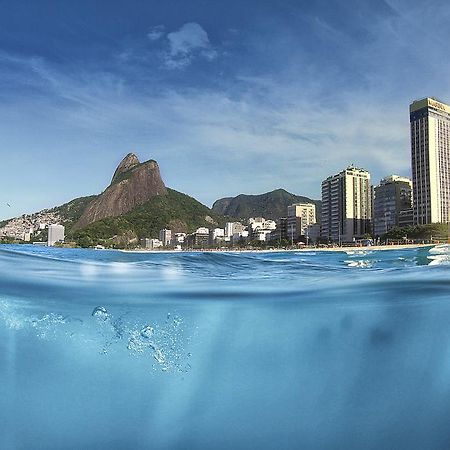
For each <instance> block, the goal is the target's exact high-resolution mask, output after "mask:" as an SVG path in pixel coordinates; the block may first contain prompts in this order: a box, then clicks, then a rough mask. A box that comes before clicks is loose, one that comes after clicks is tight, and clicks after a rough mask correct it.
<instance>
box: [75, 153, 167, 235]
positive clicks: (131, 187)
mask: <svg viewBox="0 0 450 450" xmlns="http://www.w3.org/2000/svg"><path fill="white" fill-rule="evenodd" d="M166 194H167V189H166V186H165V184H164V182H163V180H162V179H161V174H160V172H159V166H158V163H157V162H156V161H154V160H152V159H151V160H149V161H146V162H143V163H140V162H139V159H138V158H137V156H136V155H134V154H133V153H129V154H128V155H127V156H125V158H124V159H123V160H122V162H121V163H120V164H119V166H118V167H117V169H116V171H115V172H114V175H113V177H112V181H111V184H110V185H109V186H108V187H107V188H106V189H105V191H104V192H103V193H102V194H100V195H99V196H98V197H96V198H95V199H94V200H93V201H92V202H91V203H90V204H89V205H88V206H87V207H86V209H85V210H84V212H83V215H82V216H81V218H80V219H79V220H78V222H77V223H76V224H75V226H74V229H77V228H78V229H79V228H83V227H85V226H87V225H89V224H91V223H93V222H96V221H98V220H101V219H105V218H107V217H117V216H120V215H121V214H124V213H127V212H128V211H131V210H133V209H134V208H136V207H137V206H139V205H142V204H144V203H145V202H147V201H149V200H150V199H151V198H153V197H155V196H157V195H166Z"/></svg>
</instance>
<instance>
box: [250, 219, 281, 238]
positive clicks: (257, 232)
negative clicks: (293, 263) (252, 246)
mask: <svg viewBox="0 0 450 450" xmlns="http://www.w3.org/2000/svg"><path fill="white" fill-rule="evenodd" d="M276 228H277V224H276V222H275V221H274V220H266V219H264V217H251V218H250V219H248V231H249V237H250V240H255V241H266V240H267V241H268V240H269V234H270V233H271V232H272V231H274V230H275V229H276Z"/></svg>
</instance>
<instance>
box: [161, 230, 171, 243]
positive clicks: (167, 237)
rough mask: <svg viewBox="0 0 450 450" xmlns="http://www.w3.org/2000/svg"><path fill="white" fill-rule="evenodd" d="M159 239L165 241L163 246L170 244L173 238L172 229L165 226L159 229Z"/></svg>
mask: <svg viewBox="0 0 450 450" xmlns="http://www.w3.org/2000/svg"><path fill="white" fill-rule="evenodd" d="M159 240H160V241H161V242H162V243H163V246H164V247H165V246H167V245H170V242H171V240H172V230H169V229H167V228H164V229H162V230H160V231H159Z"/></svg>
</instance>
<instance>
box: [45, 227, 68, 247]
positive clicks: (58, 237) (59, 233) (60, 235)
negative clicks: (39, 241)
mask: <svg viewBox="0 0 450 450" xmlns="http://www.w3.org/2000/svg"><path fill="white" fill-rule="evenodd" d="M57 242H64V226H63V225H58V224H56V225H49V226H48V239H47V245H48V246H49V247H53V246H54V245H55V244H56V243H57Z"/></svg>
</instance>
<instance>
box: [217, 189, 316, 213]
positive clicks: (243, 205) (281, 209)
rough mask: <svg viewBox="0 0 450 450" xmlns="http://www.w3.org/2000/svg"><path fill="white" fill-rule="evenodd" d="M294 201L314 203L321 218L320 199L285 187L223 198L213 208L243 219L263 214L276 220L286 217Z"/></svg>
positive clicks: (218, 211)
mask: <svg viewBox="0 0 450 450" xmlns="http://www.w3.org/2000/svg"><path fill="white" fill-rule="evenodd" d="M293 203H314V204H315V205H316V214H317V216H318V219H319V220H320V213H321V205H322V202H321V201H320V200H313V199H310V198H308V197H304V196H302V195H295V194H291V193H290V192H288V191H286V190H284V189H276V190H275V191H271V192H266V193H265V194H259V195H246V194H240V195H238V196H237V197H225V198H221V199H219V200H216V201H215V202H214V204H213V206H212V210H213V211H214V212H215V213H217V214H221V215H227V216H232V217H239V218H241V219H249V218H250V217H258V216H262V217H264V218H266V219H272V220H276V219H279V218H280V217H286V212H287V207H288V206H289V205H292V204H293Z"/></svg>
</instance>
